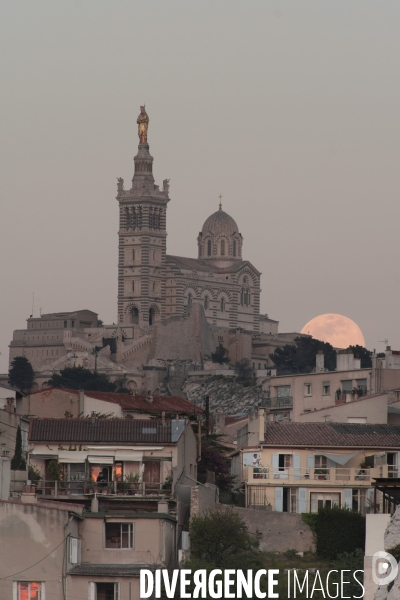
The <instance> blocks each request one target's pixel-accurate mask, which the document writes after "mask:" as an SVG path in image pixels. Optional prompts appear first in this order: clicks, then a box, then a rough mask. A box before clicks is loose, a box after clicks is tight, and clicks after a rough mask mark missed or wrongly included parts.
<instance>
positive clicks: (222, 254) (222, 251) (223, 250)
mask: <svg viewBox="0 0 400 600" xmlns="http://www.w3.org/2000/svg"><path fill="white" fill-rule="evenodd" d="M221 256H225V240H221Z"/></svg>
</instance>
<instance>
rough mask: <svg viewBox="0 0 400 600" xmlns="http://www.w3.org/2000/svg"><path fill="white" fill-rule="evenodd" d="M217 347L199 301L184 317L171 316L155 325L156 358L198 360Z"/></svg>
mask: <svg viewBox="0 0 400 600" xmlns="http://www.w3.org/2000/svg"><path fill="white" fill-rule="evenodd" d="M214 350H215V347H214V342H213V335H212V332H211V330H210V326H209V324H208V323H207V320H206V317H205V315H204V309H203V307H202V306H200V305H199V304H192V305H190V306H189V307H188V314H187V315H186V316H184V317H171V318H170V319H167V320H166V321H163V322H161V323H157V324H156V325H155V326H154V337H153V346H152V350H151V355H152V357H155V358H160V359H164V360H174V359H177V358H184V359H187V360H193V361H198V360H201V356H204V355H208V356H210V354H211V352H214Z"/></svg>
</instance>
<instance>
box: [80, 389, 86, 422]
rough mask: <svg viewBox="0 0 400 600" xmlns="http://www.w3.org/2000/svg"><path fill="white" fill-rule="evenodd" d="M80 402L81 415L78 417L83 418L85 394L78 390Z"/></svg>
mask: <svg viewBox="0 0 400 600" xmlns="http://www.w3.org/2000/svg"><path fill="white" fill-rule="evenodd" d="M78 402H79V406H78V410H79V415H78V416H80V417H83V415H84V414H85V392H84V391H83V390H78Z"/></svg>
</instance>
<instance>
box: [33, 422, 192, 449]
mask: <svg viewBox="0 0 400 600" xmlns="http://www.w3.org/2000/svg"><path fill="white" fill-rule="evenodd" d="M181 423H183V421H180V424H181ZM179 430H181V425H179ZM172 433H173V432H172V423H171V420H166V421H165V423H163V422H162V421H161V420H146V421H144V420H139V419H95V420H94V421H92V419H38V418H36V419H32V420H31V422H30V427H29V434H28V439H29V441H31V442H42V443H43V442H65V443H72V444H74V443H82V444H89V443H112V444H135V443H140V444H155V443H157V444H170V443H173V437H175V436H173V435H172ZM178 433H179V432H178ZM176 437H178V436H176Z"/></svg>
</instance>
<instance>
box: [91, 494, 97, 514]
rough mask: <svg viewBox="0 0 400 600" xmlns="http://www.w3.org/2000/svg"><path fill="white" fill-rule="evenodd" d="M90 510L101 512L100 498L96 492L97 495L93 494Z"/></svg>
mask: <svg viewBox="0 0 400 600" xmlns="http://www.w3.org/2000/svg"><path fill="white" fill-rule="evenodd" d="M90 511H91V512H92V513H97V512H99V501H98V499H97V496H96V494H95V495H94V496H93V498H92V502H91V504H90Z"/></svg>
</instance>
